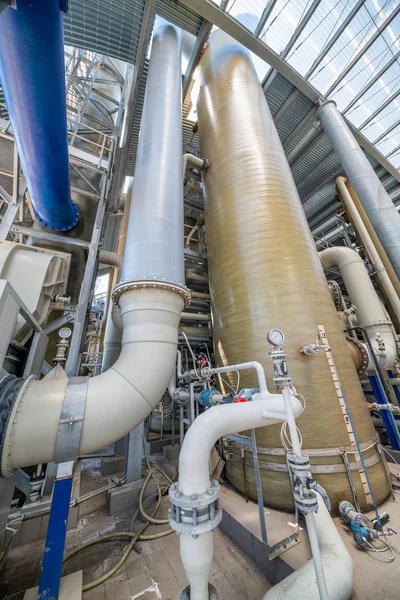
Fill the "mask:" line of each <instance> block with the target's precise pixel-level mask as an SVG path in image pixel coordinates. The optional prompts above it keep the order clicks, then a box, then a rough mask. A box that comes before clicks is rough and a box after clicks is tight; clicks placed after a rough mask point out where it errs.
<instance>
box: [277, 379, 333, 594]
mask: <svg viewBox="0 0 400 600" xmlns="http://www.w3.org/2000/svg"><path fill="white" fill-rule="evenodd" d="M282 396H283V401H284V403H285V409H286V414H287V423H288V427H289V432H290V439H291V442H292V448H293V452H294V453H295V454H296V455H297V456H301V445H300V440H299V436H298V434H297V426H296V420H295V417H294V414H293V410H292V405H291V401H290V399H291V394H290V389H289V386H287V385H285V386H284V387H283V389H282ZM304 518H305V521H306V525H307V533H308V538H309V541H310V546H311V553H312V556H313V560H314V568H315V575H316V577H317V584H318V590H319V595H320V599H321V600H329V595H328V589H327V586H326V581H325V574H324V567H323V565H322V557H321V550H320V547H319V542H318V536H317V532H316V529H315V521H314V513H312V512H310V513H306V514H305V515H304Z"/></svg>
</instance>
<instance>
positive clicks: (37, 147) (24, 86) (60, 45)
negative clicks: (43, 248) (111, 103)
mask: <svg viewBox="0 0 400 600" xmlns="http://www.w3.org/2000/svg"><path fill="white" fill-rule="evenodd" d="M65 9H66V0H18V2H17V8H16V9H14V8H11V7H10V8H6V10H5V11H4V12H3V13H2V14H1V15H0V80H1V85H2V87H3V91H4V96H5V99H6V103H7V109H8V112H9V115H10V118H11V123H12V127H13V131H14V136H15V140H16V143H17V148H18V152H19V156H20V159H21V165H22V169H23V172H24V176H25V179H26V182H27V185H28V190H29V195H30V198H31V201H32V204H33V207H34V210H35V213H36V216H37V218H38V219H39V221H41V222H42V223H43V225H45V226H46V227H49V228H50V229H55V230H56V231H67V230H68V229H71V228H72V227H74V226H75V225H76V223H77V221H78V209H77V207H76V206H75V204H74V203H73V202H72V200H71V190H70V179H69V161H68V139H67V114H66V98H65V94H66V91H65V67H64V34H63V15H62V11H63V10H65Z"/></svg>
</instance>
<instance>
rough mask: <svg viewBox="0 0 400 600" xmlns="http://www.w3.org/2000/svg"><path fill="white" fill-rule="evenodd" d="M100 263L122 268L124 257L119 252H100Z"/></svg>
mask: <svg viewBox="0 0 400 600" xmlns="http://www.w3.org/2000/svg"><path fill="white" fill-rule="evenodd" d="M99 262H100V263H102V264H103V265H109V266H110V267H117V269H119V268H120V266H121V265H122V256H120V255H119V254H118V253H117V252H107V250H100V252H99Z"/></svg>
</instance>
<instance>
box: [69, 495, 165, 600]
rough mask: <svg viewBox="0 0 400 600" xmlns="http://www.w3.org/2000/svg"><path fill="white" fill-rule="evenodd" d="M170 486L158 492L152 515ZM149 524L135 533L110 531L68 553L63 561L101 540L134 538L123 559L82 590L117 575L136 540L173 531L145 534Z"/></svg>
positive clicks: (156, 536)
mask: <svg viewBox="0 0 400 600" xmlns="http://www.w3.org/2000/svg"><path fill="white" fill-rule="evenodd" d="M168 488H169V485H168V486H167V487H166V488H165V490H164V491H163V492H162V493H160V494H157V495H158V499H157V503H156V506H155V508H154V510H153V512H152V514H151V516H152V517H154V515H155V514H156V513H157V511H158V509H159V508H160V504H161V499H162V497H163V494H165V492H166V491H167V490H168ZM153 497H154V496H153ZM153 497H152V498H153ZM137 515H138V511H137V512H136V518H137ZM136 518H135V519H132V521H131V525H133V523H134V521H135V520H136ZM149 525H150V522H149V521H146V523H145V524H144V525H143V526H142V527H141V528H140V529H139V531H137V532H136V533H133V532H132V531H121V532H116V533H109V534H107V535H105V536H103V537H101V538H99V539H98V540H91V541H90V542H86V543H85V544H82V545H81V546H78V547H77V548H74V550H71V552H69V553H68V554H66V556H65V557H64V560H63V562H65V561H67V560H68V559H70V558H71V557H72V556H75V554H78V552H81V551H82V550H85V549H86V548H90V547H91V546H94V545H95V544H99V543H101V542H107V541H109V540H115V539H118V538H124V537H128V538H132V540H131V542H130V543H129V545H128V547H127V548H126V550H125V552H124V554H123V555H122V557H121V559H120V560H119V561H118V562H117V564H116V565H114V567H112V568H111V569H110V570H109V571H107V573H104V575H102V576H101V577H99V578H98V579H95V580H94V581H90V582H89V583H86V584H85V585H83V587H82V591H83V592H87V591H88V590H91V589H93V588H94V587H97V586H98V585H100V584H101V583H104V582H105V581H107V579H109V578H110V577H112V576H113V575H115V573H117V571H119V569H120V568H121V567H122V565H123V564H124V563H125V561H126V559H127V558H128V556H129V554H130V553H131V552H132V550H133V549H134V547H135V544H136V542H138V541H140V540H141V541H145V540H155V539H160V538H162V537H165V536H167V535H170V534H171V533H173V530H172V529H168V530H167V531H163V532H161V533H155V534H150V535H143V533H144V531H145V530H146V529H147V527H148V526H149Z"/></svg>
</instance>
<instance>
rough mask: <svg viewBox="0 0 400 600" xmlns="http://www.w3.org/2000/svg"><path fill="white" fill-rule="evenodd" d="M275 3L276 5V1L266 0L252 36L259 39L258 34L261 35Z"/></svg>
mask: <svg viewBox="0 0 400 600" xmlns="http://www.w3.org/2000/svg"><path fill="white" fill-rule="evenodd" d="M276 3H277V0H268V2H267V4H266V5H265V8H264V10H263V13H262V15H261V18H260V20H259V21H258V24H257V27H256V28H255V30H254V35H255V36H256V37H259V36H260V33H262V30H263V29H264V27H265V24H266V22H267V21H268V18H269V16H270V14H271V13H272V11H273V10H274V6H275V4H276Z"/></svg>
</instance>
